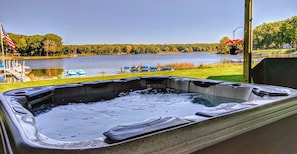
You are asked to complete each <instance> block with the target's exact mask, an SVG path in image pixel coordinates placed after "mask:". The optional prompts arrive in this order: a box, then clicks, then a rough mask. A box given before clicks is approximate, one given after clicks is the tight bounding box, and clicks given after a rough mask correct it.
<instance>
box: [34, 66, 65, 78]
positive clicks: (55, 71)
mask: <svg viewBox="0 0 297 154" xmlns="http://www.w3.org/2000/svg"><path fill="white" fill-rule="evenodd" d="M63 71H64V70H63V69H62V68H47V69H32V72H31V73H30V74H31V75H34V76H55V77H56V76H59V75H61V74H62V72H63Z"/></svg>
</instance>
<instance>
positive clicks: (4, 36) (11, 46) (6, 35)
mask: <svg viewBox="0 0 297 154" xmlns="http://www.w3.org/2000/svg"><path fill="white" fill-rule="evenodd" d="M1 28H2V36H3V38H4V40H6V41H7V44H8V46H9V47H10V48H12V49H14V48H15V45H14V43H13V41H12V40H11V39H10V37H9V36H8V34H7V33H6V32H5V31H4V28H3V26H2V25H1Z"/></svg>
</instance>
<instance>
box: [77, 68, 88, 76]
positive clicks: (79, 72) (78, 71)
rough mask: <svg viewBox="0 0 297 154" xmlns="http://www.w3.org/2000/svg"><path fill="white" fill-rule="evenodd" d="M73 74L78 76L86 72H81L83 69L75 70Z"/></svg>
mask: <svg viewBox="0 0 297 154" xmlns="http://www.w3.org/2000/svg"><path fill="white" fill-rule="evenodd" d="M75 72H76V74H78V75H86V71H85V70H83V69H77V70H75Z"/></svg>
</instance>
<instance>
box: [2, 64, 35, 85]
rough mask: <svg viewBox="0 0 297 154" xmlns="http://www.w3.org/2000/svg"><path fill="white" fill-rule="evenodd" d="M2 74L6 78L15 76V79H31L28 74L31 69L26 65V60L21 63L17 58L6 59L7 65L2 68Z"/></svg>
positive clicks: (22, 80) (23, 80)
mask: <svg viewBox="0 0 297 154" xmlns="http://www.w3.org/2000/svg"><path fill="white" fill-rule="evenodd" d="M0 71H1V75H3V76H4V78H6V77H7V76H13V77H14V78H15V79H17V80H18V81H21V82H25V81H31V79H30V78H29V77H28V76H27V74H28V73H29V72H31V69H30V68H29V67H28V66H25V62H24V61H23V64H20V63H19V62H18V61H16V60H8V61H5V65H4V66H3V67H1V68H0Z"/></svg>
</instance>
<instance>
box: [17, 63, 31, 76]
mask: <svg viewBox="0 0 297 154" xmlns="http://www.w3.org/2000/svg"><path fill="white" fill-rule="evenodd" d="M13 69H14V71H15V72H17V73H25V74H29V73H30V72H31V71H32V69H31V68H30V67H29V66H26V65H21V64H20V63H15V64H14V66H13Z"/></svg>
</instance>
